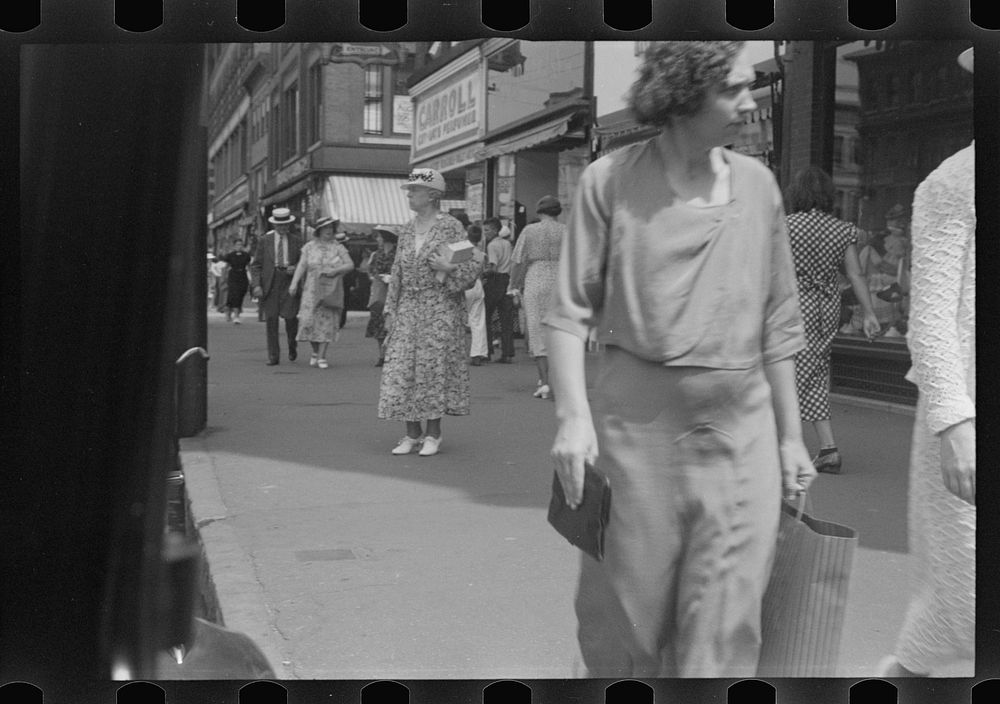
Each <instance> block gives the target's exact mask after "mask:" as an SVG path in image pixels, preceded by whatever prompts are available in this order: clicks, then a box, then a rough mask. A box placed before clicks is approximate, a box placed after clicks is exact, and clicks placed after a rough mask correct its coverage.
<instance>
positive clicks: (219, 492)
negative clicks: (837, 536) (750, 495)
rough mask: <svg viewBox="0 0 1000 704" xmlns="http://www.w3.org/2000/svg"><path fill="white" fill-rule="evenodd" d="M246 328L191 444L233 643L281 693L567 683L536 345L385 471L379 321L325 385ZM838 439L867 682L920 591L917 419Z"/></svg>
mask: <svg viewBox="0 0 1000 704" xmlns="http://www.w3.org/2000/svg"><path fill="white" fill-rule="evenodd" d="M248 313H249V314H248V315H245V316H244V324H243V325H241V326H238V327H237V326H233V325H229V324H226V323H225V321H224V319H223V317H222V316H221V315H219V314H217V313H215V312H214V311H213V312H211V313H210V314H209V352H210V353H211V355H212V357H211V361H210V362H209V411H208V426H209V427H208V428H207V430H206V432H205V433H204V434H203V435H202V436H199V437H198V438H192V439H187V440H184V441H182V450H183V453H182V455H183V456H182V459H183V462H184V471H185V476H186V484H187V490H188V492H189V496H190V500H191V510H192V513H193V517H194V520H195V521H197V523H198V524H199V527H200V534H201V537H202V540H203V541H204V544H205V548H206V552H207V556H208V561H209V568H210V572H211V576H212V579H213V582H214V585H215V588H216V591H217V595H218V600H219V605H220V608H221V611H222V614H223V617H224V619H225V622H226V625H227V626H228V627H229V628H232V629H234V630H238V631H242V632H245V633H247V634H248V635H250V636H251V637H252V638H254V640H255V641H257V643H258V644H259V645H260V646H261V647H262V648H263V649H264V651H265V653H266V654H267V656H268V658H269V659H270V660H271V662H272V665H273V666H274V667H275V670H276V672H277V674H278V676H279V677H281V678H303V679H313V678H321V679H352V678H411V679H419V678H463V679H470V678H471V679H480V678H481V679H499V678H514V677H516V678H521V679H536V678H564V677H570V676H572V664H573V659H574V655H575V652H576V646H575V617H574V614H573V609H572V596H573V591H574V587H575V576H576V569H577V560H578V557H577V551H576V550H575V549H574V548H573V547H571V546H570V545H569V544H567V543H565V542H564V541H563V540H562V538H561V537H559V536H558V535H557V534H556V533H555V532H554V531H553V530H552V529H551V528H550V526H549V525H548V524H547V522H546V520H545V510H546V507H547V504H548V499H549V487H550V483H551V477H552V475H551V465H550V461H549V459H548V449H549V445H550V443H551V440H552V436H553V433H554V430H555V421H554V418H553V405H552V403H551V402H548V401H541V400H537V399H533V398H532V397H531V391H532V389H533V388H534V380H535V376H534V365H533V364H532V363H531V362H530V361H529V359H528V357H527V355H526V354H525V352H524V350H523V346H522V343H521V342H520V341H519V342H518V349H517V357H516V363H515V364H513V365H508V366H502V365H497V364H490V365H486V366H483V367H478V368H476V367H473V368H472V369H471V370H470V371H471V374H472V397H473V398H472V402H473V412H472V415H470V416H467V417H463V418H446V419H445V420H444V422H443V438H444V442H443V445H442V451H441V454H440V455H438V456H436V457H432V458H420V457H417V456H416V455H410V456H406V457H393V456H391V455H390V454H389V450H390V449H391V448H392V447H393V445H394V444H395V442H396V440H397V439H398V438H399V437H400V436H401V435H402V425H401V424H397V423H387V422H382V421H379V420H377V419H376V415H375V404H376V401H377V394H378V382H379V373H380V370H379V369H378V368H376V367H374V366H373V362H374V360H375V357H376V354H375V352H376V348H375V343H374V342H373V341H371V340H367V339H364V326H365V322H366V320H367V315H366V314H360V313H352V314H351V316H350V318H349V321H348V324H347V326H346V327H345V329H344V330H343V332H342V335H341V339H340V341H339V342H338V343H336V344H334V345H331V351H330V355H329V359H330V362H331V366H330V369H328V370H325V371H323V370H319V369H315V368H310V367H309V365H308V358H309V352H308V345H302V343H300V357H299V359H298V361H297V362H295V363H289V362H288V361H287V359H285V358H283V360H282V363H281V365H280V366H277V367H268V366H265V364H264V359H265V352H264V326H263V323H260V322H258V321H257V319H256V313H255V311H253V310H251V311H249V312H248ZM282 352H283V355H284V352H285V350H284V349H283V350H282ZM834 423H835V426H836V429H837V431H838V435H839V439H840V444H841V447H842V451H843V455H844V459H845V470H846V473H845V474H843V475H841V476H828V475H823V476H821V477H820V478H819V479H818V480H817V482H816V484H815V485H814V486H815V489H814V491H813V492H812V494H813V497H814V503H815V513H816V514H817V515H819V516H820V517H823V518H827V519H830V520H835V521H838V522H842V523H846V524H849V525H851V526H854V527H856V528H857V529H858V531H859V532H860V536H861V538H860V543H861V545H860V549H859V550H858V553H857V556H856V562H855V572H854V580H853V583H852V591H851V598H850V603H849V608H848V614H847V620H846V626H845V634H844V645H843V648H842V656H841V669H842V675H843V676H851V677H855V676H856V677H862V676H868V675H872V674H874V666H875V664H876V663H877V662H878V660H879V658H880V657H881V656H882V655H884V654H885V653H887V652H889V650H890V648H891V646H892V642H893V640H894V638H895V634H896V631H897V629H898V627H899V624H900V622H901V620H902V616H903V610H904V608H905V604H906V598H907V596H908V595H909V593H910V591H911V586H910V584H911V582H910V580H909V577H908V575H907V570H908V568H909V560H908V557H907V552H906V551H907V545H906V483H907V482H906V462H907V456H908V452H909V437H910V428H911V425H912V418H911V417H910V416H908V415H906V414H901V413H898V412H889V411H888V410H886V409H884V408H874V407H859V406H854V405H847V404H837V405H836V406H835V416H834ZM806 437H807V439H808V440H809V442H810V443H812V441H813V438H812V435H811V430H807V435H806Z"/></svg>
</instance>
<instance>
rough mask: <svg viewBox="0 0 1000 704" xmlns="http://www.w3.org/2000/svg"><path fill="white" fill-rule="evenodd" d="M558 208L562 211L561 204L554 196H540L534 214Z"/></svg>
mask: <svg viewBox="0 0 1000 704" xmlns="http://www.w3.org/2000/svg"><path fill="white" fill-rule="evenodd" d="M556 208H558V209H559V210H562V203H560V202H559V199H558V198H556V197H555V196H542V197H541V198H539V199H538V205H536V206H535V212H538V211H539V210H553V209H556Z"/></svg>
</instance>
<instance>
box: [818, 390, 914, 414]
mask: <svg viewBox="0 0 1000 704" xmlns="http://www.w3.org/2000/svg"><path fill="white" fill-rule="evenodd" d="M830 402H831V403H836V404H840V405H842V406H855V407H857V408H868V409H871V410H873V411H882V412H883V413H895V414H897V415H901V416H910V417H911V418H914V417H916V415H917V409H916V408H915V407H914V406H907V405H906V404H903V403H893V402H892V401H878V400H876V399H873V398H863V397H861V396H849V395H847V394H837V393H831V394H830Z"/></svg>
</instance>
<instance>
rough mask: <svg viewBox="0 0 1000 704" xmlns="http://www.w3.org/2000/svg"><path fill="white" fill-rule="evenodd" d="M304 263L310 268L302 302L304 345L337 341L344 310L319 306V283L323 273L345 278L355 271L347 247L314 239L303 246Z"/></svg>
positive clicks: (307, 269) (301, 340) (301, 320)
mask: <svg viewBox="0 0 1000 704" xmlns="http://www.w3.org/2000/svg"><path fill="white" fill-rule="evenodd" d="M301 258H302V260H303V261H304V262H305V267H306V280H305V283H304V284H303V285H302V302H301V303H300V304H299V334H298V335H296V338H295V339H297V340H299V341H300V342H333V340H334V337H335V336H336V333H337V329H338V323H339V321H340V311H339V310H334V309H333V308H324V307H323V306H320V305H317V304H318V303H319V301H318V300H317V297H316V288H317V286H316V280H317V278H318V277H319V275H320V274H327V275H330V274H337V273H338V272H339V275H341V276H342V275H343V273H344V272H345V271H350V270H351V269H353V268H354V263H353V261H352V260H351V255H350V253H348V251H347V248H346V247H344V245H342V244H340V243H338V242H323V241H322V240H319V239H314V240H311V241H309V242H306V244H305V245H303V247H302V256H301Z"/></svg>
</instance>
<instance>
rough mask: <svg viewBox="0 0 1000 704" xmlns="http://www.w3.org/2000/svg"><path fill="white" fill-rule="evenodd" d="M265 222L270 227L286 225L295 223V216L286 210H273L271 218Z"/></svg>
mask: <svg viewBox="0 0 1000 704" xmlns="http://www.w3.org/2000/svg"><path fill="white" fill-rule="evenodd" d="M267 221H268V222H269V223H271V224H272V225H288V224H289V223H293V222H295V216H294V215H292V211H291V210H289V209H288V208H275V209H274V210H272V211H271V217H269V218H268V219H267Z"/></svg>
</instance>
